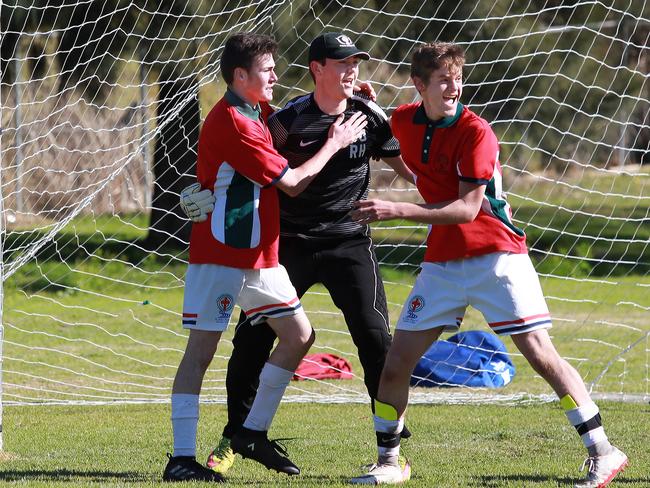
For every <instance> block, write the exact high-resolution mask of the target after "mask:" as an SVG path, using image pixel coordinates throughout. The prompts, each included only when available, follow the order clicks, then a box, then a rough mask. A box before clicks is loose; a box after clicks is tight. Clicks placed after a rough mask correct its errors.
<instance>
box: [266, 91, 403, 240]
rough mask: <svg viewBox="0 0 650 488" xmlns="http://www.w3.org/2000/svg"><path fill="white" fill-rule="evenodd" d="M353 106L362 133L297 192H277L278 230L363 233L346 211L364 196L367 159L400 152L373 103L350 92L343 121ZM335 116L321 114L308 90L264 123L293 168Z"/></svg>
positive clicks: (314, 148) (315, 234) (316, 234)
mask: <svg viewBox="0 0 650 488" xmlns="http://www.w3.org/2000/svg"><path fill="white" fill-rule="evenodd" d="M357 111H360V112H363V113H364V114H365V115H366V116H367V120H368V125H367V126H366V130H365V135H364V136H362V137H361V139H359V140H358V141H356V142H354V143H353V144H351V145H349V146H348V147H346V148H344V149H341V150H340V151H339V152H337V153H336V154H335V155H334V156H333V157H332V159H331V160H330V161H329V162H328V163H327V165H325V167H324V168H323V170H322V171H321V172H320V173H319V174H318V175H317V176H316V178H314V180H313V181H312V182H311V183H310V184H309V186H308V187H307V188H306V189H305V190H304V191H303V192H302V193H301V194H300V195H298V196H296V197H290V196H288V195H286V194H285V193H284V192H279V194H280V233H281V235H283V236H300V237H306V238H314V239H317V238H333V237H349V236H354V235H358V234H363V233H366V232H367V226H366V225H361V224H358V223H356V222H354V221H353V220H352V219H351V218H350V217H349V215H348V212H349V211H350V210H351V209H352V204H353V202H355V201H357V200H363V199H365V198H366V197H367V195H368V182H369V180H370V166H369V163H370V158H382V157H394V156H399V155H400V148H399V143H398V142H397V139H395V137H393V133H392V132H391V129H390V124H389V122H388V118H387V117H386V114H385V113H384V112H383V111H382V109H381V108H379V106H378V105H377V104H376V103H374V102H372V101H370V100H369V99H366V98H363V97H361V96H357V95H354V96H353V97H352V98H350V99H349V100H348V103H347V108H346V110H345V114H346V118H345V120H347V119H348V118H349V117H350V116H351V115H352V114H353V113H355V112H357ZM337 117H338V116H337V115H327V114H325V113H323V112H322V111H321V110H320V109H319V108H318V105H317V104H316V101H315V100H314V95H313V94H309V95H305V96H302V97H299V98H296V99H294V100H292V101H291V102H289V103H288V104H287V106H286V107H284V108H283V109H282V110H279V111H277V112H275V113H274V114H273V115H271V117H270V118H269V122H268V124H269V129H270V131H271V135H272V136H273V142H274V145H275V147H276V148H277V149H278V151H279V152H280V153H281V154H282V155H283V156H284V157H285V158H287V160H288V161H289V166H290V167H291V168H296V167H298V166H300V165H301V164H302V163H304V162H305V161H307V160H308V159H310V158H312V157H313V156H314V155H315V154H316V153H317V152H318V151H319V150H320V148H321V147H322V146H323V145H324V144H325V141H326V140H327V134H328V132H329V128H330V126H331V125H332V123H333V122H334V121H335V120H336V119H337Z"/></svg>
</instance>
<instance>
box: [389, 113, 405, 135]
mask: <svg viewBox="0 0 650 488" xmlns="http://www.w3.org/2000/svg"><path fill="white" fill-rule="evenodd" d="M405 108H406V106H405V105H400V106H399V107H397V108H396V109H395V110H394V111H393V115H391V117H390V129H391V133H392V134H393V136H394V137H395V138H396V139H397V140H400V139H401V134H402V132H401V131H402V122H403V120H404V111H405Z"/></svg>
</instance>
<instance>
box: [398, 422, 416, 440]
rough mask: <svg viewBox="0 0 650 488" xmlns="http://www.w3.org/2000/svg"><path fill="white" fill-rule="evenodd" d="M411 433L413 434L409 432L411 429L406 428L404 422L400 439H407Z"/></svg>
mask: <svg viewBox="0 0 650 488" xmlns="http://www.w3.org/2000/svg"><path fill="white" fill-rule="evenodd" d="M412 435H413V434H411V431H410V430H409V429H408V427H407V426H406V424H404V427H402V433H401V434H400V437H401V438H402V439H408V438H409V437H411V436H412Z"/></svg>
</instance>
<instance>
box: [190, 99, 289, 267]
mask: <svg viewBox="0 0 650 488" xmlns="http://www.w3.org/2000/svg"><path fill="white" fill-rule="evenodd" d="M271 111H272V109H271V107H270V106H269V105H268V104H267V103H263V104H261V106H260V107H256V108H253V107H251V106H250V105H248V104H247V103H245V102H244V101H243V100H242V99H241V98H239V97H238V96H237V95H236V94H235V93H234V92H232V91H230V90H228V91H227V92H226V94H225V95H224V97H223V98H222V99H221V100H219V102H218V103H217V104H216V105H215V106H214V107H213V108H212V110H211V111H210V113H209V114H208V116H207V118H206V119H205V122H204V123H203V128H202V129H201V134H200V136H199V152H198V161H197V165H196V174H197V179H198V181H199V183H200V184H201V187H202V188H209V189H210V190H212V191H213V192H214V196H215V198H216V202H215V208H214V212H213V213H212V214H210V215H209V216H208V217H209V218H208V220H207V221H205V222H200V223H195V224H194V225H193V226H192V235H191V238H190V263H194V264H220V265H223V266H230V267H232V268H246V269H257V268H273V267H276V266H277V265H278V236H279V234H280V212H279V203H278V194H277V189H276V188H275V186H274V183H275V182H277V181H278V180H279V179H280V178H281V177H282V175H284V173H285V172H286V171H287V169H288V167H289V166H288V164H287V160H286V159H285V158H283V157H282V156H280V154H278V152H277V151H276V150H275V148H274V147H273V140H272V139H271V134H270V133H269V130H268V128H267V126H266V119H267V117H268V115H269V114H270V113H271Z"/></svg>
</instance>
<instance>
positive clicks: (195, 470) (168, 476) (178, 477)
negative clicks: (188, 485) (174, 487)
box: [163, 454, 226, 483]
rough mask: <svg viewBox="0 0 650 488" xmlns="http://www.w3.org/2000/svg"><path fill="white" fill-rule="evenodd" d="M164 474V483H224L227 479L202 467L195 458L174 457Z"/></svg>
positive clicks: (169, 455) (170, 456)
mask: <svg viewBox="0 0 650 488" xmlns="http://www.w3.org/2000/svg"><path fill="white" fill-rule="evenodd" d="M167 457H168V458H169V462H168V463H167V466H166V467H165V472H164V473H163V481H212V482H215V483H223V482H225V481H226V479H225V478H224V477H223V476H222V475H220V474H219V473H215V472H214V471H212V470H211V469H208V468H206V467H205V466H201V465H200V464H199V463H197V462H196V458H195V457H194V456H175V457H174V456H172V455H171V454H167Z"/></svg>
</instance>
